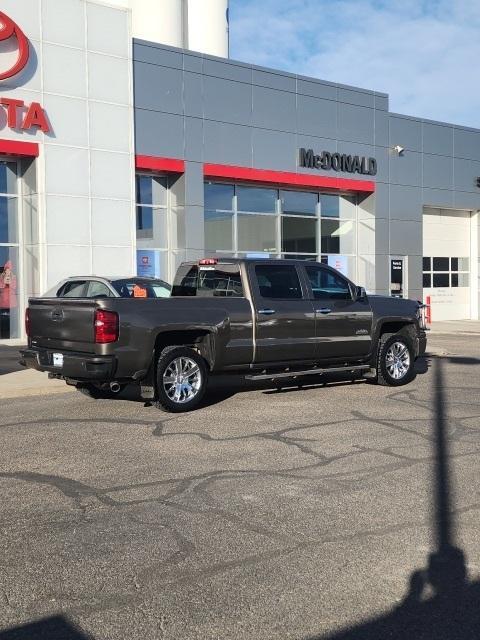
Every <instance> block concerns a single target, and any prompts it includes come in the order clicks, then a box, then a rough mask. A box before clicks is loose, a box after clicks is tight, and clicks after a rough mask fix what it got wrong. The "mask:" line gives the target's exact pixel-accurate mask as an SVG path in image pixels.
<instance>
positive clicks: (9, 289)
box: [0, 246, 20, 340]
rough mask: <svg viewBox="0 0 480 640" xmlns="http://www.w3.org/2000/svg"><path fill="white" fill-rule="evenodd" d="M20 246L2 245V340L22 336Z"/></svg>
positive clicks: (0, 261) (0, 269) (0, 250)
mask: <svg viewBox="0 0 480 640" xmlns="http://www.w3.org/2000/svg"><path fill="white" fill-rule="evenodd" d="M18 306H19V281H18V248H17V247H2V246H0V340H6V339H9V338H19V337H20V318H19V309H18Z"/></svg>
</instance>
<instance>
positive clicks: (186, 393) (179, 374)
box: [163, 357, 202, 404]
mask: <svg viewBox="0 0 480 640" xmlns="http://www.w3.org/2000/svg"><path fill="white" fill-rule="evenodd" d="M201 386H202V372H201V371H200V368H199V366H198V364H197V363H196V362H195V360H192V359H191V358H186V357H178V358H175V359H174V360H172V361H171V362H170V364H169V365H168V366H167V367H166V369H165V371H164V373H163V388H164V389H165V393H166V394H167V396H168V398H169V399H170V400H171V401H172V402H175V403H178V404H184V403H185V402H190V400H193V398H195V396H196V395H197V393H198V392H199V390H200V388H201Z"/></svg>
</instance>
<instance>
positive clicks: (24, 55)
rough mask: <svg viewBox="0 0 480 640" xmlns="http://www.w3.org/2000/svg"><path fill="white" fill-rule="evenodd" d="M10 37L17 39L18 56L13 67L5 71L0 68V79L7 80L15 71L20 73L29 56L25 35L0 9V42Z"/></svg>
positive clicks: (15, 73) (14, 74)
mask: <svg viewBox="0 0 480 640" xmlns="http://www.w3.org/2000/svg"><path fill="white" fill-rule="evenodd" d="M10 38H16V40H17V48H18V57H17V60H16V62H15V64H14V65H13V67H10V69H7V70H6V71H3V70H1V69H0V80H7V78H12V77H13V76H16V75H17V73H20V71H22V70H23V69H24V68H25V66H26V64H27V62H28V58H29V57H30V49H29V46H28V40H27V37H26V36H25V34H24V33H23V31H22V30H21V29H20V27H19V26H18V25H17V24H15V22H13V20H12V19H11V18H9V17H8V16H6V15H5V14H4V13H3V12H2V11H0V42H4V41H5V40H9V39H10Z"/></svg>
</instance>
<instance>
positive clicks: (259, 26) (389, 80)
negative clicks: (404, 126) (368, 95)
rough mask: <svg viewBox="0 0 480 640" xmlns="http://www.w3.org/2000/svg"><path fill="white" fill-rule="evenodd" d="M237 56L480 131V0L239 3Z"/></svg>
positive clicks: (234, 19) (234, 36)
mask: <svg viewBox="0 0 480 640" xmlns="http://www.w3.org/2000/svg"><path fill="white" fill-rule="evenodd" d="M230 6H231V22H230V38H231V56H232V57H233V58H237V59H240V60H243V61H246V62H252V63H255V64H259V65H264V66H269V67H274V68H278V69H285V70H288V71H291V72H294V73H298V74H303V75H311V76H314V77H317V78H322V79H324V80H330V81H333V82H339V83H342V84H351V85H354V86H359V87H364V88H367V89H375V90H376V91H383V92H385V93H388V94H390V109H391V110H392V111H396V112H399V113H405V114H409V115H415V116H421V117H425V118H430V119H433V120H443V121H447V122H454V123H456V124H463V125H469V126H472V127H479V128H480V82H479V77H478V71H477V66H478V60H479V58H480V1H479V0H449V1H447V0H330V1H328V0H230Z"/></svg>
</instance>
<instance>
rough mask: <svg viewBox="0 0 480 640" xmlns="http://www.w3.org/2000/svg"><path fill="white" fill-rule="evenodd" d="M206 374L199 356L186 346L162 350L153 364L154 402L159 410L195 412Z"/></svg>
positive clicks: (203, 388)
mask: <svg viewBox="0 0 480 640" xmlns="http://www.w3.org/2000/svg"><path fill="white" fill-rule="evenodd" d="M207 378H208V371H207V367H206V365H205V361H204V359H203V358H202V356H201V355H200V354H199V353H197V351H194V350H193V349H191V348H190V347H183V346H170V347H165V349H163V351H162V352H161V354H160V356H159V358H158V361H157V399H156V402H155V406H156V407H157V408H158V409H161V410H162V411H169V412H170V413H182V412H184V411H191V410H192V409H195V408H196V407H197V406H198V405H199V404H200V402H201V400H202V398H203V396H204V395H205V391H206V388H207Z"/></svg>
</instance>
